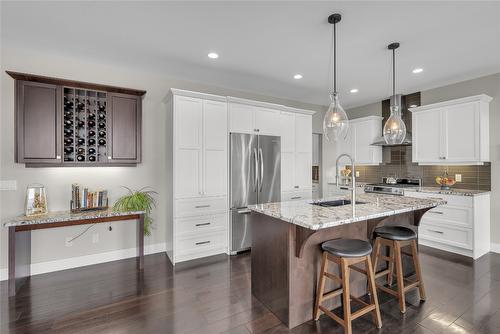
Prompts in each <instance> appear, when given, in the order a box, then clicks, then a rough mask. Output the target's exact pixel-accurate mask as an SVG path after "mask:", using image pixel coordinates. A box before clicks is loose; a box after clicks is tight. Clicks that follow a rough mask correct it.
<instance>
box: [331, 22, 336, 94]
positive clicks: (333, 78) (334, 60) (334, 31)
mask: <svg viewBox="0 0 500 334" xmlns="http://www.w3.org/2000/svg"><path fill="white" fill-rule="evenodd" d="M336 28H337V24H336V23H334V24H333V74H332V80H333V92H334V93H337V29H336Z"/></svg>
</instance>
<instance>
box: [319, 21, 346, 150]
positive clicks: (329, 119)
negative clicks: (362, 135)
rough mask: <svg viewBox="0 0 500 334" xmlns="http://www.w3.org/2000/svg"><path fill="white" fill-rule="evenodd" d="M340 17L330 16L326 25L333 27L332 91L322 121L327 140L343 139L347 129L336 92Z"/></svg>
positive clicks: (343, 112)
mask: <svg viewBox="0 0 500 334" xmlns="http://www.w3.org/2000/svg"><path fill="white" fill-rule="evenodd" d="M341 19H342V16H341V15H340V14H332V15H330V16H329V17H328V23H330V24H332V25H333V43H332V49H333V50H332V56H333V66H332V85H333V91H332V92H331V93H330V100H331V102H330V106H329V107H328V110H327V111H326V113H325V118H324V119H323V134H324V135H325V137H326V139H328V140H332V139H333V140H335V141H337V140H339V139H340V138H345V137H346V135H347V130H348V129H349V119H348V118H347V114H346V113H345V111H344V108H342V106H341V105H340V102H339V96H338V92H337V36H336V35H337V34H336V33H337V31H336V25H337V23H339V22H340V20H341Z"/></svg>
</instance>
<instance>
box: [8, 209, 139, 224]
mask: <svg viewBox="0 0 500 334" xmlns="http://www.w3.org/2000/svg"><path fill="white" fill-rule="evenodd" d="M144 213H145V212H144V211H126V212H115V211H113V210H112V209H108V210H102V211H83V212H79V213H71V212H70V211H54V212H49V213H47V214H44V215H38V216H30V217H27V216H19V217H15V218H11V219H7V220H6V221H5V222H4V224H3V226H4V227H11V226H22V225H36V224H51V223H59V222H70V221H76V220H83V219H98V218H107V217H124V216H130V215H140V214H144Z"/></svg>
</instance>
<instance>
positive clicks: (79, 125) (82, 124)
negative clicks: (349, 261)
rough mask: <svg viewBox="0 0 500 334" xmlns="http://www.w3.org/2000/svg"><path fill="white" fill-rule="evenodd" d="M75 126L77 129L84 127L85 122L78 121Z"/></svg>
mask: <svg viewBox="0 0 500 334" xmlns="http://www.w3.org/2000/svg"><path fill="white" fill-rule="evenodd" d="M77 125H78V127H79V128H83V127H84V126H85V122H84V121H82V120H78V123H77Z"/></svg>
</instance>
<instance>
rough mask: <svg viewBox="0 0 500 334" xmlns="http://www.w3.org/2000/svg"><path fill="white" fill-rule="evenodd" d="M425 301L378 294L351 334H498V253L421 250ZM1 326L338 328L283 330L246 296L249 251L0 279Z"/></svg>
mask: <svg viewBox="0 0 500 334" xmlns="http://www.w3.org/2000/svg"><path fill="white" fill-rule="evenodd" d="M420 256H421V261H422V269H423V274H424V279H425V284H426V289H427V296H428V299H427V301H426V302H425V303H419V302H418V297H417V293H416V291H414V292H412V293H409V294H408V298H407V302H408V309H407V312H406V314H404V315H402V314H400V313H399V308H398V303H397V301H396V300H394V299H393V298H392V297H390V296H389V295H387V294H385V293H382V292H379V298H380V302H381V310H382V322H383V327H382V329H380V330H378V329H376V328H375V327H374V326H373V325H372V322H371V321H372V320H371V316H370V315H369V314H368V315H365V316H364V317H362V318H360V319H357V320H355V321H354V322H353V329H354V333H426V334H427V333H500V255H498V254H488V255H485V256H483V257H482V258H481V259H479V260H478V261H476V262H474V263H473V262H472V261H470V260H467V259H465V258H462V257H459V256H444V255H443V253H438V252H436V251H433V250H431V249H429V248H424V247H422V249H421V255H420ZM0 293H1V300H0V306H1V310H0V315H1V318H0V320H1V323H0V331H1V333H2V334H8V333H37V334H40V333H140V334H147V333H226V332H227V333H238V334H240V333H241V334H244V333H262V332H264V333H289V332H291V333H301V334H302V333H342V332H343V330H342V328H341V327H340V326H339V325H337V324H336V323H335V322H334V321H333V320H331V319H329V318H328V317H326V316H324V315H323V316H322V317H321V318H320V320H319V321H318V322H314V321H310V322H308V323H305V324H303V325H301V326H299V327H296V328H294V329H293V330H291V331H289V330H288V329H287V328H286V327H285V326H283V325H281V323H280V321H279V320H278V319H277V318H276V317H275V316H274V315H273V314H272V313H271V312H269V311H268V310H267V309H266V307H264V306H263V305H262V304H261V303H259V302H258V301H257V300H255V299H254V298H252V296H251V294H250V254H249V253H247V254H242V255H238V256H234V257H228V256H225V255H223V256H215V257H211V258H208V259H203V260H196V261H192V262H189V263H182V264H180V265H178V266H176V267H175V269H174V268H173V267H172V265H171V264H170V262H169V261H168V259H167V257H166V255H164V254H156V255H150V256H147V257H146V258H145V271H144V274H143V275H140V274H138V273H137V271H136V263H135V259H128V260H122V261H116V262H111V263H105V264H99V265H94V266H90V267H83V268H78V269H71V270H66V271H61V272H56V273H50V274H44V275H38V276H34V277H32V278H31V281H30V282H29V283H28V285H27V286H25V287H24V288H23V289H22V291H21V292H20V293H19V294H18V295H17V296H16V297H15V298H10V299H9V297H8V294H7V282H6V281H3V282H1V284H0Z"/></svg>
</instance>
